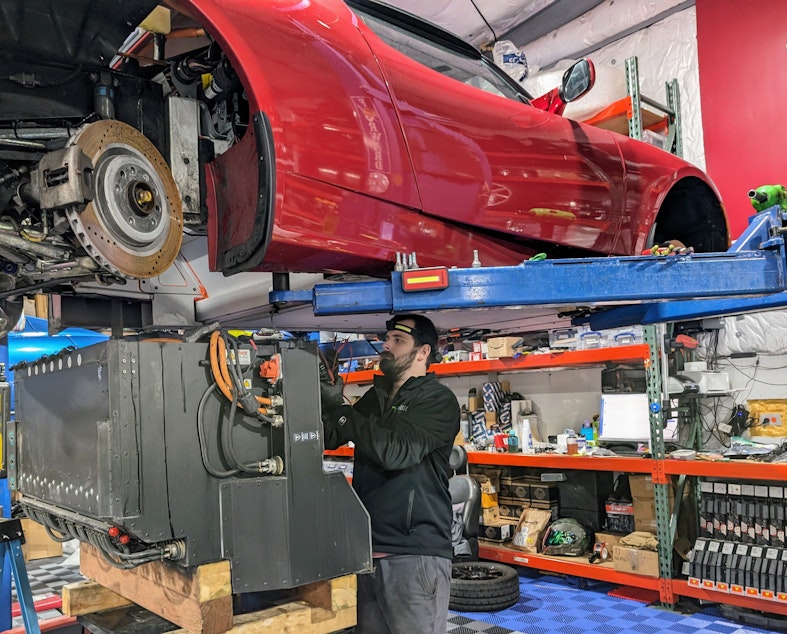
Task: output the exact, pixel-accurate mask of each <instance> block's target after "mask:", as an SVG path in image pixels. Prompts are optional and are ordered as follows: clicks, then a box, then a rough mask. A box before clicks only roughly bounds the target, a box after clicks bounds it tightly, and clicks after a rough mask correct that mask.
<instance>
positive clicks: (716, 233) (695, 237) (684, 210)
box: [648, 177, 730, 253]
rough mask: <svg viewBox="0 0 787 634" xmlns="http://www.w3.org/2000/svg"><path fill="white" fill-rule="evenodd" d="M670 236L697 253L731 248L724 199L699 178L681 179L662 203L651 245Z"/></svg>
mask: <svg viewBox="0 0 787 634" xmlns="http://www.w3.org/2000/svg"><path fill="white" fill-rule="evenodd" d="M670 240H679V241H680V242H682V243H683V244H684V245H686V246H688V247H693V248H694V251H696V252H697V253H712V252H721V251H726V250H727V249H728V248H729V243H730V240H729V230H728V228H727V220H726V218H725V216H724V210H723V208H722V205H721V201H720V200H719V198H718V196H717V195H716V194H715V192H714V191H713V190H712V189H711V188H710V187H709V186H708V184H707V183H705V182H703V181H702V180H701V179H699V178H695V177H689V178H684V179H683V180H681V181H679V182H678V183H677V184H676V185H675V186H674V187H673V188H672V189H671V190H670V191H669V193H668V194H667V196H666V197H665V198H664V202H663V203H662V204H661V208H660V209H659V212H658V215H657V216H656V221H655V223H654V224H653V228H652V229H651V232H650V236H649V238H648V246H652V245H654V244H662V243H664V242H668V241H670Z"/></svg>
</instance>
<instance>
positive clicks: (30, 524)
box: [22, 518, 63, 561]
mask: <svg viewBox="0 0 787 634" xmlns="http://www.w3.org/2000/svg"><path fill="white" fill-rule="evenodd" d="M22 532H23V533H24V534H25V543H24V544H22V554H23V555H24V557H25V561H31V560H33V559H46V558H47V557H60V556H61V555H62V554H63V544H61V543H60V542H56V541H55V540H54V539H52V538H51V537H50V536H49V535H48V534H47V532H46V529H45V528H44V527H43V526H42V525H41V524H39V523H38V522H34V521H33V520H31V519H28V518H23V519H22Z"/></svg>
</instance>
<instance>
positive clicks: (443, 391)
mask: <svg viewBox="0 0 787 634" xmlns="http://www.w3.org/2000/svg"><path fill="white" fill-rule="evenodd" d="M387 400H388V381H387V379H386V377H385V376H376V377H375V381H374V387H372V388H371V389H370V390H369V391H368V392H366V393H365V394H364V395H363V396H362V397H361V399H360V400H359V401H358V402H357V403H356V404H355V405H354V406H353V407H350V406H349V405H345V406H342V407H339V408H336V409H333V410H331V411H330V412H324V420H325V447H326V448H327V449H335V448H336V447H339V446H340V445H343V444H344V443H346V442H347V441H350V440H352V441H353V442H354V443H355V461H354V466H353V488H354V489H355V491H356V492H357V493H358V497H359V498H360V499H361V502H363V504H364V506H365V507H366V510H367V511H368V512H369V515H370V517H371V523H372V547H373V549H374V550H375V551H377V552H384V553H391V554H395V553H402V554H410V555H438V556H441V557H447V558H449V559H450V558H451V557H452V556H453V548H452V547H451V518H452V513H451V496H450V494H449V492H448V458H449V455H450V453H451V447H452V446H453V443H454V438H455V437H456V434H457V433H458V432H459V404H458V403H457V400H456V396H454V394H453V392H451V390H449V389H448V388H447V387H445V386H444V385H441V384H440V383H438V382H437V380H436V379H435V375H434V374H427V375H426V376H419V377H411V378H409V379H408V380H407V381H406V382H405V383H404V385H403V386H402V387H401V388H400V389H399V391H398V392H397V394H396V396H395V397H394V399H393V400H392V401H390V402H387Z"/></svg>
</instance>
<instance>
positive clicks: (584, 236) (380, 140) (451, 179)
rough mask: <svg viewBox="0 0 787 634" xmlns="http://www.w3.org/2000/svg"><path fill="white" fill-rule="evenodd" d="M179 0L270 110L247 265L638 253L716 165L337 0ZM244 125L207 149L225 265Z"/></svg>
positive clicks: (246, 184) (239, 211)
mask: <svg viewBox="0 0 787 634" xmlns="http://www.w3.org/2000/svg"><path fill="white" fill-rule="evenodd" d="M183 6H184V7H185V8H186V9H187V10H188V11H189V12H190V13H192V15H193V16H194V17H195V18H197V19H198V20H199V21H200V22H202V23H203V24H204V25H205V26H206V28H208V30H209V32H210V34H211V35H212V36H213V37H214V38H215V39H216V40H217V41H218V42H219V44H220V45H221V47H222V49H223V50H224V51H225V53H226V54H227V55H228V57H229V58H230V59H231V61H232V62H233V65H234V67H235V70H236V71H237V72H238V74H239V76H240V77H241V80H242V82H243V84H244V86H245V88H246V94H247V97H248V99H249V102H250V108H251V110H252V113H256V112H261V113H264V114H265V115H266V116H267V118H268V120H269V121H270V127H271V131H272V138H273V145H272V152H273V156H274V157H275V168H276V169H275V172H276V179H275V209H274V210H273V224H272V231H271V233H270V238H269V240H268V241H267V247H266V249H265V253H264V257H263V259H262V260H261V261H260V262H259V263H258V264H256V265H255V267H254V269H255V270H272V271H304V272H320V271H350V272H357V273H365V274H384V273H386V272H387V271H390V269H391V268H392V266H393V264H394V262H395V259H396V257H395V254H396V253H397V252H417V253H418V255H419V258H418V261H419V264H420V265H422V266H429V265H437V264H444V265H449V266H450V265H458V266H467V265H469V263H470V261H471V259H472V250H473V249H477V250H478V251H479V255H480V259H481V261H482V262H483V263H484V264H485V265H498V264H514V263H517V262H519V261H521V260H522V259H523V258H526V257H528V256H529V255H531V254H532V253H534V249H537V245H538V243H534V242H533V240H537V241H543V242H544V243H554V244H558V245H566V246H570V247H575V248H577V249H581V250H585V251H587V252H592V253H599V254H610V253H617V254H630V253H637V252H639V250H640V249H641V248H642V246H644V244H645V240H646V239H647V233H648V231H649V227H650V224H652V222H653V220H654V218H655V215H656V212H657V208H658V204H659V203H660V202H661V200H662V199H663V197H664V195H665V193H666V191H667V189H668V187H669V186H670V185H671V184H673V183H674V182H675V180H676V178H677V177H678V176H680V175H681V173H689V172H691V173H692V175H695V176H697V177H698V178H700V179H702V180H704V181H706V182H707V179H706V177H705V176H704V175H703V174H702V172H700V171H699V170H691V168H690V166H689V167H687V164H686V163H684V162H683V161H681V160H679V159H677V158H675V157H671V155H668V154H667V153H665V152H663V151H660V150H657V149H655V148H651V147H649V146H646V145H645V144H642V143H638V142H632V141H631V140H629V139H627V138H625V137H621V136H619V135H615V134H613V133H610V132H606V131H603V130H600V129H597V128H593V127H590V126H585V125H582V124H579V123H577V122H574V121H571V120H568V119H565V118H563V117H561V116H558V115H553V114H549V113H545V112H543V111H540V110H538V109H536V108H533V107H532V106H530V105H528V104H525V103H518V102H516V101H513V100H511V99H507V98H504V97H500V96H497V95H493V94H490V93H487V92H484V91H482V90H480V89H477V88H474V87H471V86H468V85H465V84H463V83H462V82H460V81H457V80H454V79H451V78H449V77H446V76H444V75H442V74H440V73H438V72H437V71H433V70H431V69H429V68H427V67H425V66H423V65H421V64H419V63H418V62H416V61H414V60H411V59H410V58H408V57H406V56H405V55H403V54H402V53H400V52H398V51H397V50H395V49H393V48H391V47H390V46H388V45H387V44H386V43H384V42H383V41H382V40H381V39H380V38H379V37H377V35H375V34H374V33H373V32H372V31H371V30H370V29H369V28H368V27H367V26H366V25H365V24H364V23H363V22H362V21H361V20H360V19H359V18H357V17H356V16H355V15H354V14H353V13H352V12H351V11H350V9H349V8H348V7H347V6H346V5H345V4H344V3H343V2H341V1H340V0H320V1H319V2H313V1H312V2H294V1H284V0H278V1H275V2H263V3H260V2H252V1H246V2H214V1H211V0H194V4H192V5H188V7H186V5H183ZM251 136H252V135H251V134H247V135H246V136H245V137H244V138H243V139H242V141H241V142H240V143H238V144H236V145H235V146H233V147H232V148H230V150H229V151H227V152H226V153H225V154H223V155H221V156H219V157H218V158H217V159H216V160H215V161H214V162H213V163H211V164H209V165H208V171H209V174H208V184H209V188H212V191H209V192H208V204H209V209H210V216H211V217H210V227H211V231H210V233H211V245H212V247H211V250H212V253H211V256H212V263H213V264H214V265H215V266H216V267H217V268H221V263H220V261H221V257H220V256H221V254H222V253H226V252H227V251H228V250H230V249H232V248H234V247H236V246H237V245H238V244H240V243H242V242H243V241H244V240H245V239H246V238H247V236H248V232H249V227H251V226H252V224H253V220H254V215H255V213H256V211H255V210H256V207H255V200H256V199H257V197H258V190H259V186H260V182H259V176H258V173H257V168H256V163H257V161H258V158H257V156H256V153H255V149H254V140H253V139H251V138H249V137H251ZM711 187H712V185H711ZM714 191H715V190H714ZM528 240H530V242H528ZM534 244H535V245H536V246H535V247H534Z"/></svg>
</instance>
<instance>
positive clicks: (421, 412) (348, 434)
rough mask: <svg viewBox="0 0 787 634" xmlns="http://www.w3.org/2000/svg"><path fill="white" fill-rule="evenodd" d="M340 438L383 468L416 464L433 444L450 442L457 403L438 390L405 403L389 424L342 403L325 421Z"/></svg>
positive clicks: (456, 425)
mask: <svg viewBox="0 0 787 634" xmlns="http://www.w3.org/2000/svg"><path fill="white" fill-rule="evenodd" d="M329 428H330V429H334V430H335V431H336V433H337V434H338V436H339V438H341V439H343V440H344V442H347V441H349V440H352V441H353V442H354V443H355V446H356V447H357V448H358V449H359V450H360V451H362V452H363V453H364V454H366V455H367V456H368V457H369V458H370V459H371V460H373V461H374V462H376V463H377V464H379V465H380V466H381V467H383V468H384V469H386V470H389V471H393V470H396V469H406V468H407V467H410V466H412V465H414V464H418V463H419V462H421V460H423V458H424V457H425V456H426V455H427V454H428V453H430V452H431V451H434V450H435V449H436V448H437V447H441V446H444V445H446V444H449V445H450V444H452V443H453V441H454V438H455V437H456V434H457V433H458V432H459V403H458V402H457V400H456V397H455V396H454V395H453V393H452V392H451V391H450V390H447V389H446V390H440V391H439V392H438V393H436V394H431V395H429V397H428V398H424V399H423V400H419V401H415V402H412V403H408V409H407V411H406V412H399V413H398V414H397V418H396V424H395V425H394V426H393V427H391V428H389V427H384V426H382V425H380V424H379V422H378V421H377V420H375V419H374V418H370V417H366V416H364V415H363V414H361V413H360V412H359V411H358V410H357V409H354V408H352V407H349V406H343V407H340V408H338V409H337V410H335V411H334V412H332V415H331V417H330V420H329V422H328V423H326V430H327V429H329Z"/></svg>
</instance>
